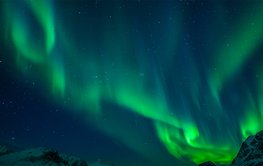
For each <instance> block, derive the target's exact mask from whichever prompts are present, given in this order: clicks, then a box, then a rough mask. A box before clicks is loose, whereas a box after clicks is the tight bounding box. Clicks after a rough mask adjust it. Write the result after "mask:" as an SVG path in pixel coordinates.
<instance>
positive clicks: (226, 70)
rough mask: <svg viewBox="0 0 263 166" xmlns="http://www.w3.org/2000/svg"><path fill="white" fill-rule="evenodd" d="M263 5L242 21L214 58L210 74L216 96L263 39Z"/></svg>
mask: <svg viewBox="0 0 263 166" xmlns="http://www.w3.org/2000/svg"><path fill="white" fill-rule="evenodd" d="M262 6H263V5H262V4H261V5H258V7H257V13H256V14H255V15H253V16H252V17H248V18H246V19H244V20H246V21H244V22H242V23H241V24H240V25H239V26H238V29H237V31H236V32H233V35H231V38H230V39H229V40H227V41H225V43H226V44H224V45H223V47H222V48H220V51H219V53H218V55H216V57H215V59H214V69H215V70H213V71H212V73H211V75H210V78H209V79H210V85H211V89H212V92H213V93H214V95H215V96H218V93H220V91H221V90H222V88H223V86H224V84H225V82H226V81H227V80H229V78H231V76H233V75H235V74H236V73H237V72H238V71H239V70H240V68H241V67H242V66H243V65H244V64H245V62H246V61H247V60H248V58H249V57H250V56H251V55H252V53H253V51H254V50H255V49H256V48H257V46H258V44H259V43H260V41H261V40H262V39H263V37H262V36H263V30H262V29H263V19H262V18H263V12H262V11H263V7H262Z"/></svg>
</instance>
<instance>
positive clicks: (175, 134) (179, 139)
mask: <svg viewBox="0 0 263 166" xmlns="http://www.w3.org/2000/svg"><path fill="white" fill-rule="evenodd" d="M26 4H27V5H28V7H29V10H30V11H29V12H31V13H32V14H33V16H34V17H35V18H36V19H37V21H38V24H40V26H39V27H40V28H41V30H42V31H43V32H42V33H43V34H44V42H43V43H45V44H43V45H44V46H43V45H41V44H38V43H35V42H34V41H35V38H34V36H32V34H30V32H29V28H28V26H30V25H29V24H30V23H29V22H28V20H26V19H25V18H23V16H21V17H18V13H16V12H15V10H14V7H12V5H10V6H9V5H7V6H6V10H5V12H6V18H5V20H6V22H7V23H6V24H7V25H8V27H9V28H10V38H9V39H8V41H7V42H10V41H11V42H12V43H13V45H14V50H15V51H16V52H18V59H19V58H21V56H22V57H23V58H24V59H25V61H28V62H29V63H31V64H37V65H38V66H39V67H43V68H44V69H43V73H44V74H43V73H42V74H43V75H48V81H49V83H50V85H49V86H48V88H49V89H50V91H51V93H52V92H53V95H54V96H55V97H58V98H60V99H61V98H62V99H63V97H65V96H69V97H70V98H72V102H71V103H70V104H72V107H74V108H81V109H84V110H85V111H87V114H88V117H87V118H88V120H89V121H92V122H93V123H95V124H96V126H98V128H100V129H101V130H102V131H105V132H106V133H107V134H108V135H111V136H112V137H114V138H116V139H120V140H121V141H122V142H123V143H124V144H125V145H127V146H128V147H130V148H132V149H135V150H138V151H139V152H141V153H144V154H147V153H148V152H149V151H152V148H149V147H147V148H144V147H146V146H144V145H143V141H142V140H141V139H142V138H140V136H138V135H139V134H140V133H137V132H132V133H130V132H129V131H128V132H127V131H126V128H125V126H122V125H120V124H119V123H117V122H116V121H118V119H117V118H115V119H114V118H113V119H114V120H116V121H110V120H102V119H103V114H104V113H105V112H106V111H107V110H106V111H105V110H102V108H101V102H102V101H103V100H107V101H108V102H111V103H113V104H116V105H118V106H120V107H123V108H126V109H127V110H129V111H132V112H133V113H136V114H138V115H140V116H142V117H144V118H147V119H149V120H151V121H152V123H153V125H154V128H155V130H156V136H157V137H158V139H159V140H160V142H161V143H162V144H163V145H164V146H165V147H166V148H167V150H168V151H169V152H170V154H172V155H173V156H175V157H176V158H180V159H181V158H187V159H190V160H191V161H193V162H195V163H201V162H204V161H206V160H212V161H214V162H217V163H229V162H230V161H231V160H232V159H233V157H234V156H235V152H236V149H235V147H234V145H232V144H231V142H230V141H225V142H224V143H221V144H220V143H217V142H215V141H213V140H212V138H206V137H205V136H204V133H202V132H201V131H200V128H199V126H198V123H197V122H196V121H195V119H194V118H193V117H192V115H189V117H187V118H185V119H183V118H182V117H180V118H179V116H177V115H174V114H172V113H174V112H177V111H178V112H180V110H176V109H175V108H173V107H172V106H171V104H170V103H168V101H167V98H166V97H167V93H166V91H165V90H164V87H165V81H164V79H163V76H162V74H163V73H161V72H157V71H159V70H158V69H159V68H158V67H156V66H157V65H156V64H155V65H156V66H154V65H153V66H154V67H156V69H155V70H152V71H147V67H145V66H147V65H146V64H138V63H139V62H137V61H139V60H138V59H140V58H141V59H143V58H144V57H143V56H150V55H148V54H149V53H147V51H143V49H140V51H138V52H139V54H140V55H142V56H140V57H139V58H138V57H135V55H133V54H131V53H130V52H132V51H133V50H135V49H134V48H133V46H134V45H136V44H135V43H136V42H137V41H136V39H135V37H134V38H132V36H131V35H123V34H125V30H126V29H128V27H126V26H124V25H126V24H128V23H126V22H125V23H123V24H121V25H120V24H119V22H124V20H125V18H123V15H124V13H121V12H120V13H117V14H116V15H113V18H114V17H117V16H120V17H119V18H118V19H117V21H116V20H115V22H114V21H112V22H111V25H108V27H107V28H105V29H103V30H102V31H103V33H101V34H102V39H103V40H100V41H99V42H98V43H99V44H98V45H99V46H98V47H100V48H101V50H104V53H105V55H104V57H103V58H101V57H100V54H101V52H99V51H97V50H96V49H95V48H92V47H90V48H89V50H88V51H86V52H85V54H86V56H85V57H86V59H85V58H83V57H78V56H74V55H78V53H79V52H78V51H76V50H77V48H75V47H76V46H75V45H74V42H71V38H70V37H68V36H66V35H65V34H67V33H65V32H60V33H59V34H56V28H57V26H56V24H55V21H54V20H56V17H55V16H54V11H53V8H52V5H51V2H50V1H46V0H38V1H37V0H35V1H29V0H27V1H26ZM262 11H263V8H260V10H259V11H258V12H257V14H256V16H255V17H253V18H249V22H250V23H253V24H249V26H247V24H248V23H247V21H245V22H242V23H241V24H240V25H241V26H240V27H241V28H240V29H238V30H237V32H234V33H233V36H232V37H231V38H230V40H229V41H230V43H231V44H230V45H229V47H223V48H221V49H220V51H219V52H218V54H217V56H216V57H215V58H214V59H213V60H214V64H213V65H214V66H215V68H216V71H213V72H212V73H211V75H209V78H208V80H209V84H210V88H211V91H212V93H213V94H214V96H213V97H214V99H211V101H212V102H211V103H212V104H211V103H210V104H211V105H212V106H211V108H214V107H220V106H221V105H220V106H218V105H216V104H218V103H216V102H214V100H217V99H218V98H217V97H218V96H219V93H220V91H221V90H222V88H223V87H224V84H225V82H226V81H227V80H229V79H230V78H231V76H233V75H235V74H236V73H237V72H238V71H239V70H240V68H241V67H242V66H243V64H244V63H245V62H246V60H247V59H248V58H249V57H250V56H251V55H252V54H251V53H252V52H253V51H254V50H255V49H256V47H257V45H258V43H259V41H260V40H262V36H263V30H262V29H263V19H262V18H263V13H262ZM12 12H14V14H12ZM121 16H122V17H121ZM178 20H181V19H178ZM175 26H176V27H177V23H173V24H172V26H171V27H168V28H167V31H169V33H167V34H166V35H164V36H163V39H164V40H165V42H164V44H163V45H162V46H163V48H165V51H164V52H162V51H160V52H158V51H157V52H158V53H159V54H161V53H163V54H164V55H163V56H164V58H163V59H162V58H160V59H161V60H162V61H163V62H165V65H167V64H170V65H173V64H172V63H173V61H172V60H173V59H174V57H173V56H174V52H176V48H177V47H176V44H177V43H180V42H178V41H177V39H176V38H177V36H179V35H178V34H180V33H179V30H177V29H176V28H174V27H175ZM60 27H63V26H62V25H61V26H60ZM108 29H112V30H108ZM175 29H176V30H175ZM178 29H179V28H178ZM59 30H61V31H63V29H62V28H61V29H59ZM89 33H90V32H87V36H89V35H91V34H89ZM91 33H92V32H91ZM61 34H62V35H61ZM69 39H70V40H69ZM87 40H89V39H87ZM161 42H162V41H161ZM61 43H62V44H61ZM91 43H92V42H91ZM59 44H61V45H62V48H63V49H64V50H62V51H61V50H59V49H58V47H57V46H58V45H59ZM76 45H77V44H76ZM55 50H56V51H55ZM57 50H59V51H61V52H62V53H63V54H62V53H61V52H59V51H57ZM136 51H137V50H136ZM136 51H135V52H136ZM64 53H65V54H64ZM46 55H49V56H46ZM60 55H63V58H61V59H63V61H62V60H61V59H59V60H58V59H57V57H59V56H60ZM129 55H131V56H129ZM136 58H138V59H136ZM24 59H23V60H24ZM141 59H140V60H141ZM149 59H151V58H149ZM149 59H147V58H145V59H143V60H142V61H143V62H144V63H147V60H149ZM65 61H66V62H70V65H71V69H69V68H67V67H66V65H65V64H64V62H65ZM21 63H22V62H21ZM68 64H69V63H68ZM80 64H81V65H82V66H81V65H80ZM165 65H162V66H161V65H160V66H161V67H160V68H161V69H162V68H164V69H166V66H165ZM157 68H158V69H157ZM193 68H194V67H193ZM73 69H74V71H75V70H76V73H78V74H79V73H80V74H79V76H78V77H79V78H75V77H73V76H72V75H70V74H72V73H71V71H70V70H73ZM167 69H170V68H169V67H167ZM104 71H109V72H108V73H107V74H105V73H104ZM141 71H143V72H145V75H146V76H145V77H144V74H143V76H142V75H140V74H139V73H140V72H141ZM152 73H153V74H152ZM147 74H149V75H150V74H152V75H151V76H150V77H154V79H149V78H147ZM195 75H197V76H196V77H194V76H193V77H194V78H193V80H194V81H195V82H198V84H201V78H199V77H200V75H201V74H200V75H199V73H198V72H196V73H195ZM107 78H111V79H107ZM78 79H80V80H78ZM197 80H198V81H197ZM149 82H151V83H152V82H154V83H152V87H151V90H152V91H150V90H147V88H148V84H149ZM260 84H261V85H263V79H262V81H261V83H260ZM260 87H262V86H260ZM177 88H180V87H177ZM189 89H190V90H189V94H190V95H189V96H191V99H193V100H194V102H195V104H196V105H199V104H200V103H199V96H200V94H199V93H201V92H199V85H193V86H191V87H190V88H189ZM209 92H210V91H209ZM260 92H263V90H261V91H260ZM260 98H261V99H260V100H259V101H260V102H259V103H263V101H262V96H260ZM213 102H214V103H213ZM215 103H216V104H215ZM251 103H253V102H251ZM199 106H200V105H199ZM200 107H201V106H200ZM220 108H221V107H220ZM262 108H263V105H262V104H260V109H259V110H258V107H256V106H255V105H254V103H253V104H251V105H249V106H248V110H249V111H247V114H246V117H245V118H243V119H242V120H241V122H240V130H241V131H240V133H241V135H242V136H243V138H246V137H247V136H248V135H250V134H254V133H256V132H257V131H258V130H260V129H261V127H260V126H262V123H261V122H260V121H261V120H262V118H263V116H262V115H263V109H262ZM193 109H195V108H193ZM198 111H199V109H198ZM258 112H260V113H258ZM259 115H260V116H259ZM186 119H187V120H186ZM119 121H121V120H119ZM121 122H122V123H123V124H125V120H122V121H121ZM259 122H260V123H259ZM123 133H124V134H123ZM136 146H137V147H136ZM146 149H147V150H146ZM146 156H149V154H148V155H146Z"/></svg>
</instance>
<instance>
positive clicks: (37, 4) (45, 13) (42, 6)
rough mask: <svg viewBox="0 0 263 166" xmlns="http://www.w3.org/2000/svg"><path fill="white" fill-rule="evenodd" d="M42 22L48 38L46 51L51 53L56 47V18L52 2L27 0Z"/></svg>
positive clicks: (48, 0) (47, 0)
mask: <svg viewBox="0 0 263 166" xmlns="http://www.w3.org/2000/svg"><path fill="white" fill-rule="evenodd" d="M27 1H28V3H29V5H30V6H31V8H32V11H33V12H34V13H35V16H36V17H37V20H38V21H39V22H40V24H41V26H42V28H43V30H44V33H45V36H46V51H47V53H50V52H51V51H52V48H53V47H54V45H55V35H56V34H55V25H54V20H53V18H54V16H53V11H52V7H51V5H50V4H51V2H50V0H33V1H32V0H27Z"/></svg>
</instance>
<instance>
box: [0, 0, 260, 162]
mask: <svg viewBox="0 0 263 166" xmlns="http://www.w3.org/2000/svg"><path fill="white" fill-rule="evenodd" d="M0 3H1V7H2V9H1V12H2V18H1V25H3V27H2V29H1V30H2V31H1V33H2V34H1V39H2V41H3V42H2V45H3V46H2V47H4V48H5V49H4V50H6V51H7V52H6V53H2V54H1V57H0V58H2V59H0V60H1V63H0V65H1V66H2V68H5V69H6V70H12V71H13V72H12V73H15V75H19V76H21V77H18V78H17V77H15V76H14V77H15V78H17V79H27V80H29V82H31V81H32V80H36V82H37V83H39V86H38V87H39V89H38V90H37V92H36V93H37V94H38V95H40V96H44V97H43V98H45V99H46V100H47V101H45V103H47V104H48V103H52V104H57V105H59V106H61V107H63V108H66V109H67V110H68V111H65V112H66V113H68V114H72V115H77V116H81V120H82V121H83V122H84V123H85V124H86V125H87V126H89V127H90V128H94V129H95V130H97V131H99V132H101V133H102V134H104V135H105V137H106V139H110V140H117V141H119V142H120V144H121V146H124V147H126V148H128V149H130V150H131V151H133V152H135V153H137V154H139V155H140V156H143V157H144V158H147V160H149V161H152V162H153V163H156V164H157V165H158V164H160V163H161V162H166V161H163V160H162V159H164V158H166V156H172V157H173V158H172V160H171V159H169V161H168V162H166V163H167V166H168V165H169V164H170V163H171V164H170V165H174V164H179V165H180V163H184V165H186V164H189V165H191V164H193V163H195V164H199V163H201V162H204V161H207V160H211V161H214V162H216V163H219V164H226V163H229V162H231V160H232V159H233V158H234V156H235V155H236V153H237V151H238V148H239V146H240V144H241V143H242V141H243V140H244V139H245V138H247V137H248V136H249V135H251V134H255V133H256V132H258V131H259V130H262V129H263V104H262V103H263V95H262V94H263V68H262V65H263V57H262V51H263V49H262V48H263V47H262V46H263V1H257V0H255V1H245V0H244V1H234V0H233V1H232V0H231V1H228V0H222V1H196V0H179V1H143V0H141V1H140V0H138V1H103V0H96V1H95V0H94V1H91V0H90V1H85V0H82V1H81V0H77V1H73V0H72V1H66V0H65V1H64V0H61V1H59V0H58V1H56V0H54V1H52V0H4V1H1V2H0ZM5 56H8V58H4V57H5ZM5 59H8V61H6V60H5ZM6 63H9V65H6ZM2 77H3V78H5V77H11V76H2ZM34 84H35V83H34ZM14 91H15V90H14ZM5 93H9V92H8V91H1V97H3V98H4V96H6V94H5ZM17 93H18V92H17ZM19 95H22V94H19ZM52 104H51V105H52ZM1 107H2V108H4V106H1ZM1 107H0V109H1ZM2 110H4V109H2ZM35 111H37V110H35ZM2 114H4V113H2ZM28 116H30V115H28ZM138 119H139V122H138V121H137V120H138ZM83 132H85V131H83ZM2 135H5V134H2ZM3 137H4V136H3ZM65 139H66V138H65ZM75 139H76V141H77V139H78V138H75ZM149 140H157V141H156V142H158V143H156V142H155V141H149ZM73 142H74V140H73ZM145 142H147V143H145ZM94 148H96V147H94ZM162 148H164V149H165V150H160V149H162ZM163 152H167V153H163ZM89 153H91V152H89ZM101 158H103V157H101ZM124 158H125V157H124ZM157 158H159V159H158V160H159V161H158V162H159V163H158V162H155V161H156V160H157ZM168 158H169V157H168ZM134 162H135V163H136V161H134ZM123 163H125V161H123ZM135 165H136V164H135Z"/></svg>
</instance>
